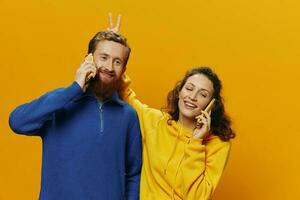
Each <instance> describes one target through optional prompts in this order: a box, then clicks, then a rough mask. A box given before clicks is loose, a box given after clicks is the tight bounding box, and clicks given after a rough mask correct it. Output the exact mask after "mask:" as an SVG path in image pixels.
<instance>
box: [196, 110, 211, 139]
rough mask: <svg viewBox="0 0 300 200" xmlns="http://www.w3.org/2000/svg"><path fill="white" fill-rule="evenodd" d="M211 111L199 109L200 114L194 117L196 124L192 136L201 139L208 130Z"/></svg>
mask: <svg viewBox="0 0 300 200" xmlns="http://www.w3.org/2000/svg"><path fill="white" fill-rule="evenodd" d="M210 114H211V112H209V113H207V112H205V111H201V114H200V115H198V116H197V117H196V120H197V124H196V127H195V129H194V133H193V138H197V139H203V138H204V137H205V136H206V135H207V134H208V133H209V131H210V123H211V118H210Z"/></svg>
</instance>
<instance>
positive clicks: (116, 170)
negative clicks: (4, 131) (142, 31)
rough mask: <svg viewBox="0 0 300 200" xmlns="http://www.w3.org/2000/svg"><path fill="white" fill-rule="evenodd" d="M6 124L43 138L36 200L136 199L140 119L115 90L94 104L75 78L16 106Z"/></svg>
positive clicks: (139, 161)
mask: <svg viewBox="0 0 300 200" xmlns="http://www.w3.org/2000/svg"><path fill="white" fill-rule="evenodd" d="M9 124H10V127H11V129H12V130H13V131H14V132H16V133H20V134H25V135H37V136H40V137H41V138H42V142H43V161H42V180H41V191H40V200H123V199H126V200H133V199H134V200H137V199H139V183H140V170H141V139H140V127H139V122H138V118H137V115H136V112H135V111H134V110H133V109H132V108H131V107H130V106H129V105H128V104H126V103H124V102H123V101H122V100H120V99H119V98H118V95H117V94H114V95H113V96H112V97H111V99H109V100H106V101H105V102H104V103H103V104H102V105H101V106H99V104H98V101H97V99H96V98H95V97H94V96H93V95H92V93H91V92H86V93H83V92H82V90H81V88H80V86H79V85H78V84H77V83H76V82H74V83H73V84H72V85H71V86H69V87H67V88H62V89H57V90H54V91H52V92H48V93H46V94H45V95H43V96H41V97H40V98H38V99H36V100H34V101H32V102H30V103H27V104H24V105H21V106H19V107H17V108H16V109H15V110H14V111H13V112H12V113H11V115H10V118H9Z"/></svg>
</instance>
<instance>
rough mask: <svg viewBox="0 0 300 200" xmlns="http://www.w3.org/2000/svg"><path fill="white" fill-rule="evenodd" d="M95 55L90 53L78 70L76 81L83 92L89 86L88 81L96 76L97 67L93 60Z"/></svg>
mask: <svg viewBox="0 0 300 200" xmlns="http://www.w3.org/2000/svg"><path fill="white" fill-rule="evenodd" d="M92 58H93V55H92V54H89V55H88V56H87V57H86V58H85V60H84V62H83V63H82V64H81V65H80V67H79V68H78V69H77V71H76V76H75V81H76V82H77V83H78V84H79V86H80V87H81V88H82V90H83V92H85V90H86V87H87V84H86V83H87V82H88V81H89V80H90V79H91V78H94V77H95V76H96V73H97V68H96V66H95V64H94V62H93V59H92Z"/></svg>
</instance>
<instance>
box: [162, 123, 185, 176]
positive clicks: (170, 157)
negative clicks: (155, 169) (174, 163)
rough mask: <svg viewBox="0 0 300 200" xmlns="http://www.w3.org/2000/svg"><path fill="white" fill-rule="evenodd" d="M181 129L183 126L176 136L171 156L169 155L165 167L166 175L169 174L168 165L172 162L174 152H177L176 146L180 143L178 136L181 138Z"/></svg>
mask: <svg viewBox="0 0 300 200" xmlns="http://www.w3.org/2000/svg"><path fill="white" fill-rule="evenodd" d="M181 129H182V127H181V126H180V129H179V131H178V132H177V135H176V138H175V142H174V145H173V149H172V151H171V154H170V156H169V158H168V160H167V163H166V166H165V168H164V175H166V174H167V168H168V166H169V163H170V161H171V159H172V156H173V154H174V153H175V150H176V146H177V144H178V138H179V135H180V134H181Z"/></svg>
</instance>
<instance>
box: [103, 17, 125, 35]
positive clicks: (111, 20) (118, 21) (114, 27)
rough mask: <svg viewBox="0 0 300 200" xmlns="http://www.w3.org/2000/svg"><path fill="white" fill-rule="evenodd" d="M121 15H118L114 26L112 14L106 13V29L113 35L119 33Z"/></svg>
mask: <svg viewBox="0 0 300 200" xmlns="http://www.w3.org/2000/svg"><path fill="white" fill-rule="evenodd" d="M121 18H122V17H121V14H119V15H118V19H117V23H116V25H115V26H114V23H113V19H112V14H111V13H108V20H109V27H108V28H107V30H108V31H112V32H114V33H119V30H120V26H121Z"/></svg>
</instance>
